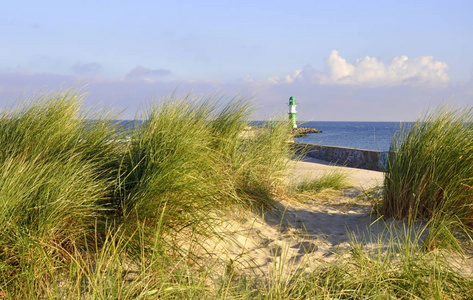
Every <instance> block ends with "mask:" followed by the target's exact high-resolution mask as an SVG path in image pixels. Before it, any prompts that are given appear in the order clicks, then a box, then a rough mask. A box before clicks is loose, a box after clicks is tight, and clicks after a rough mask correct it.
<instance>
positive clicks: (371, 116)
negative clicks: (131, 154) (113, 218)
mask: <svg viewBox="0 0 473 300" xmlns="http://www.w3.org/2000/svg"><path fill="white" fill-rule="evenodd" d="M472 15H473V1H471V0H465V1H462V0H450V1H444V0H443V1H437V0H429V1H424V0H419V1H415V0H409V1H405V0H397V1H387V0H386V1H383V0H377V1H363V0H356V1H348V0H332V1H327V0H326V1H317V0H312V1H308V0H292V1H287V0H286V1H282V0H272V1H257V0H251V1H249V0H239V1H231V0H227V1H222V0H200V1H190V0H184V1H181V0H174V1H160V0H156V1H151V0H149V1H143V0H135V1H121V0H115V1H104V0H93V1H92V0H80V1H75V0H69V1H58V0H57V1H53V0H41V1H33V0H28V1H23V0H17V1H7V2H6V3H3V4H2V9H1V10H0V107H1V108H3V109H5V108H6V107H8V106H11V105H13V104H14V103H15V102H18V101H21V99H24V98H26V97H27V96H28V95H29V94H31V93H35V92H38V91H43V92H45V91H55V90H60V89H67V88H79V89H80V90H81V91H82V92H83V93H84V97H85V98H84V99H85V100H84V102H85V103H84V105H86V106H90V107H105V108H107V109H108V108H113V109H115V110H116V111H118V112H120V118H122V119H132V118H135V117H137V116H138V115H139V112H140V111H141V110H143V107H146V106H147V105H149V104H150V103H155V102H159V101H165V99H166V98H169V97H170V96H171V95H175V96H177V97H179V96H184V95H187V94H189V93H191V94H192V95H194V96H196V97H204V98H205V97H210V96H214V95H218V97H222V98H223V99H224V100H222V101H226V99H231V98H233V97H245V98H249V99H252V100H251V101H252V103H253V105H254V107H255V114H254V116H252V118H253V119H260V120H261V119H266V118H270V117H272V116H274V115H284V114H287V111H288V99H289V97H290V96H294V97H296V99H297V104H298V106H297V109H298V119H299V120H306V121H396V122H397V121H414V120H416V119H418V118H419V116H421V115H423V114H425V113H426V112H427V111H429V110H432V109H435V108H436V107H438V106H439V105H445V104H448V105H451V106H454V107H459V108H469V107H471V106H473V18H472V17H471V16H472Z"/></svg>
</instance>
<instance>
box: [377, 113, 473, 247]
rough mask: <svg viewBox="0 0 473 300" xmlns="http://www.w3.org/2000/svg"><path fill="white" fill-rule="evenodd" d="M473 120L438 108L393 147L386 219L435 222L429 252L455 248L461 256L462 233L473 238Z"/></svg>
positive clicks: (384, 205) (384, 203)
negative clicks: (440, 247)
mask: <svg viewBox="0 0 473 300" xmlns="http://www.w3.org/2000/svg"><path fill="white" fill-rule="evenodd" d="M472 117H473V115H472V111H471V110H468V109H460V110H456V109H452V108H449V107H440V108H438V109H437V110H435V111H433V112H430V113H428V114H426V116H425V117H423V118H421V119H420V120H419V121H418V122H417V123H416V124H415V125H414V126H413V127H411V128H409V129H408V130H405V131H404V132H401V133H400V134H399V137H398V138H397V139H395V140H394V141H393V143H392V144H391V149H390V154H389V158H388V165H387V169H386V176H385V194H384V198H383V201H382V214H383V215H385V216H386V217H394V218H406V219H413V220H415V219H430V220H432V221H434V222H432V230H431V235H430V236H431V237H432V239H431V240H430V242H429V244H430V246H431V247H432V246H435V244H451V245H452V246H455V247H456V248H457V249H459V250H460V249H461V248H462V247H461V246H460V245H459V244H458V239H457V238H455V235H456V234H458V232H459V231H458V230H459V229H460V230H461V231H462V232H463V233H466V234H467V235H466V236H465V237H468V235H471V228H472V227H473V221H472V220H473V206H472V201H471V199H472V196H473V189H472V186H473V176H472V174H473V123H472ZM468 232H470V233H468ZM467 239H468V238H467Z"/></svg>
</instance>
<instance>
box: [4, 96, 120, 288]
mask: <svg viewBox="0 0 473 300" xmlns="http://www.w3.org/2000/svg"><path fill="white" fill-rule="evenodd" d="M31 101H32V102H26V103H22V104H20V105H19V106H18V107H16V108H13V109H12V110H11V111H10V112H3V113H2V115H1V117H0V165H1V166H2V168H1V169H0V222H1V223H2V230H1V231H0V249H1V251H0V255H1V257H2V264H3V267H2V268H1V271H0V273H1V274H0V277H1V278H2V281H3V280H7V281H8V280H10V282H12V281H11V280H12V278H13V279H15V278H16V279H18V281H17V283H21V282H22V280H23V279H24V278H23V277H22V276H24V275H25V274H28V273H29V272H31V274H32V276H34V277H39V278H40V279H41V278H42V277H43V276H46V277H47V276H51V274H48V272H54V270H56V267H55V266H57V264H56V263H61V262H62V261H63V260H64V259H65V255H64V253H65V252H67V251H69V250H71V249H73V248H84V247H86V243H87V242H86V240H87V236H89V237H90V236H94V235H95V233H94V227H95V225H96V224H97V223H98V222H100V218H101V216H102V215H103V213H104V210H105V209H104V204H106V203H107V202H108V201H109V196H110V194H111V190H112V189H113V182H114V178H113V175H112V173H111V172H109V170H108V167H109V166H110V165H112V164H113V160H114V159H115V157H116V155H115V154H114V148H113V146H112V145H111V144H110V139H111V138H113V136H114V131H113V130H112V129H111V128H110V127H109V126H108V125H107V124H108V122H106V121H100V120H99V121H97V122H96V123H94V124H87V123H86V122H84V117H85V112H83V111H82V110H81V108H80V103H81V96H80V95H79V94H78V93H76V92H74V91H66V92H58V93H54V94H44V95H42V96H39V97H38V98H35V99H31ZM33 101H34V102H33ZM66 256H67V255H66ZM54 261H56V262H54ZM8 278H9V279H8ZM14 281H15V280H13V282H14ZM4 282H6V281H3V283H4ZM25 282H26V281H25ZM40 282H41V280H39V281H36V284H40Z"/></svg>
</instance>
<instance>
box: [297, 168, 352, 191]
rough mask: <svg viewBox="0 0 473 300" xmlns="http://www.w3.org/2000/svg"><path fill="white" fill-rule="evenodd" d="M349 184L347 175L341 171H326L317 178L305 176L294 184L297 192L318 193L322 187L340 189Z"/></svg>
mask: <svg viewBox="0 0 473 300" xmlns="http://www.w3.org/2000/svg"><path fill="white" fill-rule="evenodd" d="M349 186H350V183H349V181H348V175H347V174H346V173H344V172H342V171H332V172H326V173H324V174H323V175H322V176H321V177H319V178H306V179H304V180H302V181H301V182H299V183H298V184H296V186H295V191H296V192H297V193H318V192H320V191H322V190H324V189H332V190H341V189H344V188H347V187H349Z"/></svg>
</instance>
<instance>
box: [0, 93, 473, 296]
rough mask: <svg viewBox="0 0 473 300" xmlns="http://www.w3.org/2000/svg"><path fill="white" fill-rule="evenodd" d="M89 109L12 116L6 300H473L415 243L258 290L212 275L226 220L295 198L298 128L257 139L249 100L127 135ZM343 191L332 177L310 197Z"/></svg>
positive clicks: (265, 281)
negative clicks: (210, 255) (210, 251)
mask: <svg viewBox="0 0 473 300" xmlns="http://www.w3.org/2000/svg"><path fill="white" fill-rule="evenodd" d="M81 102H82V96H81V95H80V93H79V92H77V91H74V90H68V91H65V92H57V93H52V94H41V95H37V96H36V97H34V98H33V99H30V100H28V101H26V102H25V103H22V104H21V105H19V106H18V107H16V108H14V109H11V110H9V111H5V112H3V113H2V115H1V116H0V164H1V166H2V167H1V169H0V221H1V224H2V230H0V258H1V259H0V299H3V298H6V299H157V298H162V299H307V298H310V299H329V298H330V299H347V298H350V299H359V298H367V297H374V298H389V297H391V298H393V299H406V298H419V299H426V298H432V297H433V298H435V297H437V298H439V299H440V298H455V299H462V298H465V297H467V296H468V295H471V292H472V290H473V288H472V281H471V280H469V279H468V278H466V277H464V276H461V275H460V273H459V272H458V271H457V270H455V269H452V268H451V267H450V265H449V264H447V263H446V261H445V259H444V257H443V256H441V255H440V254H438V253H437V252H435V251H430V250H429V248H427V249H426V248H423V247H422V245H421V243H416V244H415V245H414V244H412V243H410V242H407V241H406V242H404V243H401V246H399V247H398V248H395V247H394V246H393V247H391V248H392V249H394V250H390V251H387V252H386V251H379V252H376V251H373V250H372V249H365V248H364V246H363V244H362V243H358V242H357V241H356V240H353V241H352V243H353V247H352V251H351V255H350V257H348V258H347V257H344V258H343V257H341V258H340V260H337V261H336V263H334V264H330V265H327V266H326V267H325V268H323V269H319V270H315V271H313V272H311V273H305V272H303V271H302V270H299V271H297V272H295V273H287V274H286V273H284V272H285V271H284V266H280V268H281V269H278V270H276V271H275V272H272V273H271V274H268V276H267V277H265V278H261V277H260V278H255V277H249V276H246V275H244V272H242V271H241V270H238V266H235V265H234V266H230V265H228V261H222V260H218V259H215V261H211V262H210V264H209V261H208V260H202V258H201V257H200V255H203V254H205V253H206V250H207V249H206V248H205V246H204V244H205V241H206V240H207V238H209V237H214V238H224V237H223V236H219V235H218V234H217V233H216V232H215V230H214V227H215V225H217V224H219V222H221V219H220V218H219V216H220V215H222V214H225V213H226V212H228V210H229V209H232V208H235V207H238V209H239V210H241V211H243V212H244V211H245V210H250V209H251V210H255V211H258V212H261V211H262V210H263V211H264V210H266V209H269V208H271V207H272V206H273V203H274V201H275V200H274V199H275V198H276V197H277V196H278V195H287V194H288V193H287V190H286V189H287V186H286V184H285V183H284V176H285V170H286V164H287V163H288V161H289V159H288V158H289V157H291V155H292V153H291V149H290V146H289V143H288V140H289V138H290V134H291V128H290V126H288V124H287V122H285V121H278V120H276V121H272V122H268V123H266V124H264V125H263V126H261V127H258V128H255V127H253V128H250V126H249V125H250V123H249V118H250V116H251V112H252V108H251V105H250V102H249V100H248V99H241V98H235V99H232V100H230V101H226V99H219V98H215V97H208V98H205V97H204V98H199V97H193V96H191V95H189V96H187V97H184V98H175V97H170V98H168V99H166V101H162V102H161V104H157V105H151V106H150V107H149V108H148V109H146V110H145V111H144V112H143V118H144V120H143V123H142V125H140V126H136V127H134V128H131V129H127V131H126V132H122V131H120V130H118V131H117V127H116V125H115V124H114V122H113V121H112V118H109V117H107V116H105V117H101V116H94V115H91V114H88V113H86V112H84V108H82V106H81ZM90 119H94V121H93V122H92V121H86V120H90ZM462 128H463V127H462ZM465 128H466V127H465ZM125 135H127V136H125ZM416 151H417V150H416ZM429 151H431V150H429ZM465 151H466V150H465ZM459 154H460V155H467V154H468V152H467V151H466V152H461V153H459ZM452 157H454V156H452ZM452 159H453V158H452ZM392 163H393V164H392V165H391V167H392V168H394V166H395V164H399V162H398V161H394V160H393V161H392ZM408 165H409V164H408ZM452 168H453V167H452ZM463 172H467V169H465V171H463ZM452 174H453V173H452ZM390 178H391V177H390ZM393 178H394V177H393ZM345 179H346V178H345V177H344V176H343V174H338V173H335V174H326V176H324V177H322V178H321V179H319V180H317V181H311V182H306V183H303V184H302V185H301V186H300V187H299V188H300V191H305V192H317V191H320V189H323V188H325V187H332V188H333V187H335V188H336V187H339V188H342V187H344V186H345ZM460 182H461V184H460V183H459V184H457V185H456V186H463V185H462V184H466V185H469V184H470V182H469V181H467V180H466V179H465V180H463V181H462V180H460ZM389 184H394V183H393V182H391V183H389ZM450 186H454V185H447V187H449V188H448V189H447V188H445V190H446V191H448V193H445V195H449V197H450V196H451V195H456V194H455V193H453V192H451V189H450ZM432 193H434V194H435V192H432ZM449 199H450V198H449ZM460 199H463V200H465V199H466V198H465V197H463V198H461V197H460ZM452 203H456V204H458V203H461V201H458V202H452ZM463 203H464V204H465V203H466V202H463ZM386 207H388V206H386ZM467 215H468V211H466V212H465V214H460V215H459V216H467ZM460 219H461V220H465V218H460ZM464 223H465V224H467V223H466V222H464ZM436 224H440V223H436ZM439 226H440V225H439ZM438 232H439V231H438ZM396 245H397V244H396ZM222 266H223V267H222ZM225 266H226V267H225ZM283 273H284V274H283Z"/></svg>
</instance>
